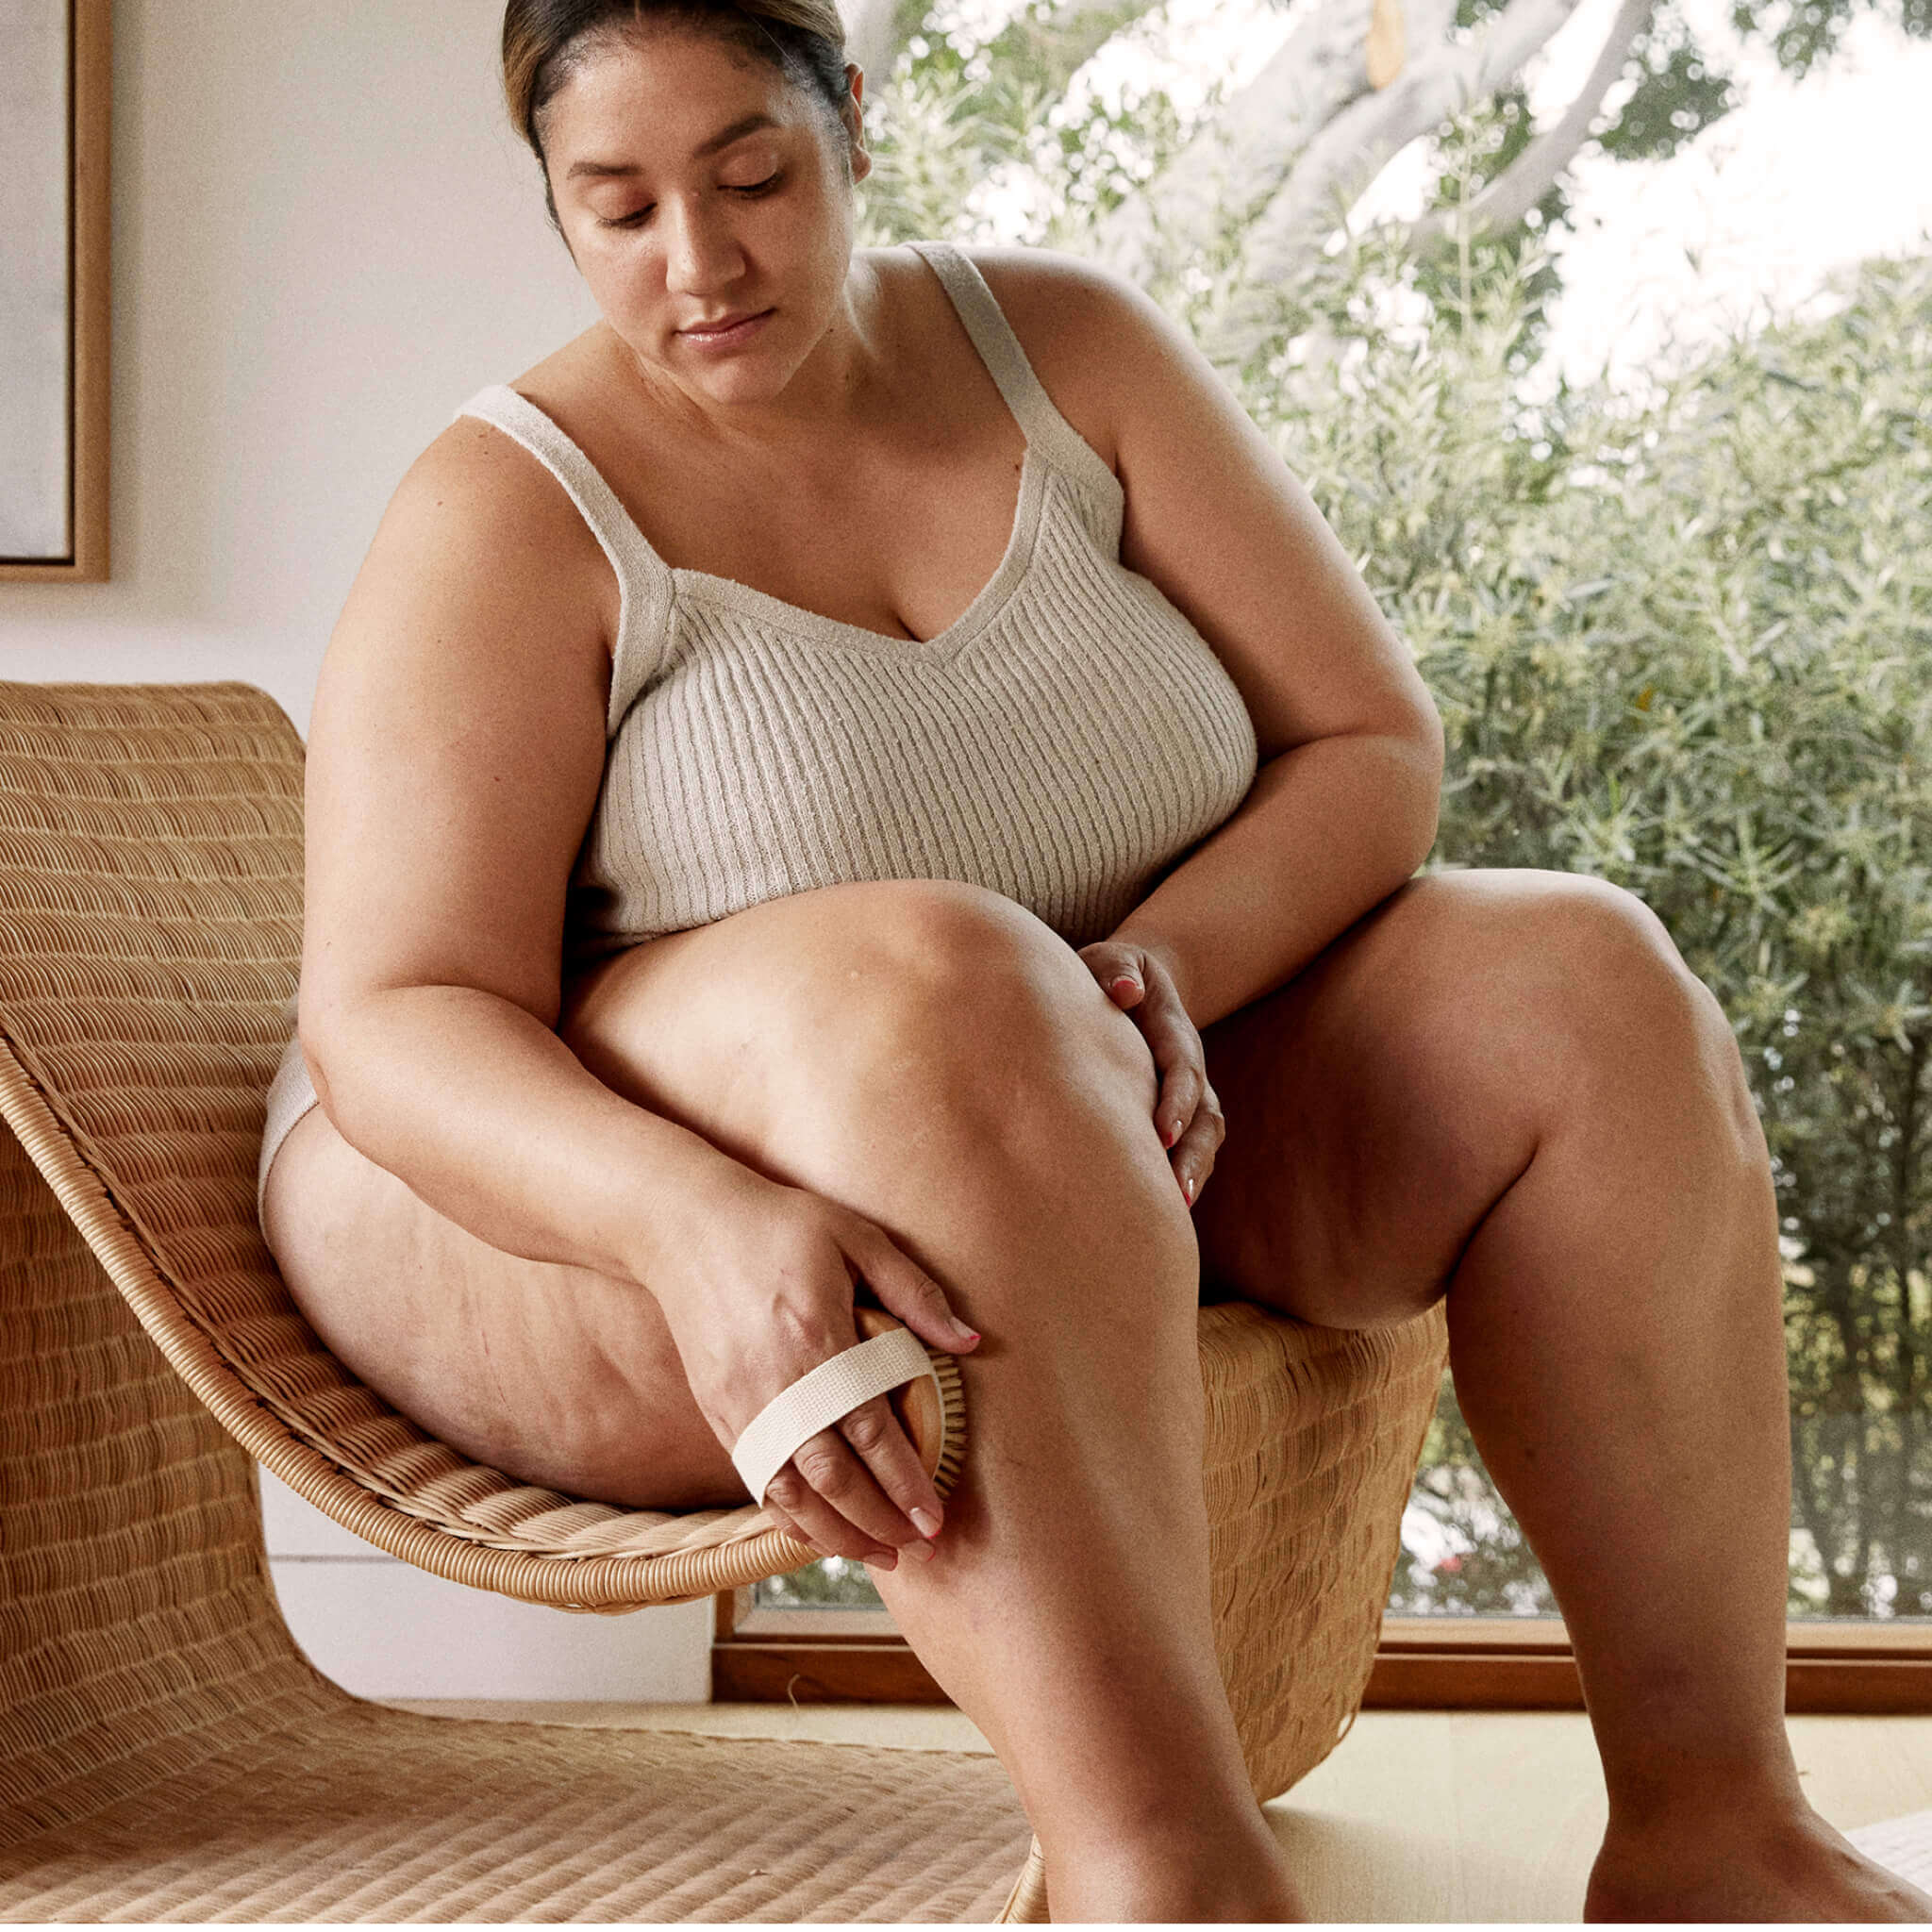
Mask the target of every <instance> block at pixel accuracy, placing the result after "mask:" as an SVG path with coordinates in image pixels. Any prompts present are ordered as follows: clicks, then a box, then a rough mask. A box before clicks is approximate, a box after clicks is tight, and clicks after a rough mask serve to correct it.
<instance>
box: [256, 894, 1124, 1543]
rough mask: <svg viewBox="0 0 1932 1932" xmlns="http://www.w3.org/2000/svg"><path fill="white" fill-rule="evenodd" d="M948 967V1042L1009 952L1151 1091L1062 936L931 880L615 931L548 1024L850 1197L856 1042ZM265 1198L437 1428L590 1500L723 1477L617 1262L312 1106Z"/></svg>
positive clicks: (296, 1285)
mask: <svg viewBox="0 0 1932 1932" xmlns="http://www.w3.org/2000/svg"><path fill="white" fill-rule="evenodd" d="M962 966H963V967H968V968H970V970H971V973H972V976H973V979H974V983H975V991H974V995H973V996H972V997H965V998H961V1000H960V1002H959V1018H958V1037H959V1042H960V1047H959V1050H960V1054H961V1059H962V1064H963V1063H965V1062H966V1061H970V1059H971V1058H972V1057H973V1056H974V1053H975V1052H976V1051H977V1043H976V1042H975V1040H974V1030H975V1028H977V1029H981V1030H985V1029H987V1028H990V1027H991V1026H992V1025H994V1024H1000V1023H999V1022H998V1021H997V1020H996V1018H995V1016H996V1015H997V1014H999V1013H1000V1012H1002V1011H1006V1012H1008V1013H1010V1012H1011V1010H1012V1008H1013V1006H1014V1002H1013V1001H1012V1000H1011V999H1010V998H1008V999H1005V1000H1003V999H1002V998H1001V997H1000V996H999V993H998V991H997V990H996V989H997V985H998V982H999V981H1000V979H1001V977H1002V975H1003V974H1005V976H1006V977H1007V978H1008V980H1009V981H1017V980H1018V979H1020V978H1023V977H1024V979H1025V980H1026V991H1025V996H1024V1002H1022V1004H1024V1006H1025V1007H1026V1008H1028V1010H1029V1011H1033V1012H1036V1013H1037V1012H1038V1011H1039V1010H1041V1009H1042V1008H1049V1009H1050V1008H1053V1007H1054V1006H1055V1004H1056V1003H1057V1002H1063V1003H1064V1006H1065V1008H1066V1012H1067V1015H1068V1016H1069V1019H1070V1020H1071V1017H1072V1015H1073V1014H1074V1012H1075V1011H1076V1010H1077V1011H1081V1012H1085V1013H1086V1014H1087V1015H1088V1016H1089V1018H1090V1022H1091V1019H1092V1016H1094V1015H1098V1016H1099V1025H1100V1027H1101V1029H1102V1033H1103V1037H1105V1038H1107V1039H1109V1040H1111V1041H1113V1042H1114V1044H1115V1046H1116V1048H1117V1050H1118V1052H1119V1054H1120V1055H1121V1057H1122V1058H1123V1061H1124V1063H1126V1064H1135V1065H1137V1066H1138V1070H1139V1072H1140V1073H1141V1076H1142V1077H1143V1078H1144V1079H1145V1082H1146V1084H1147V1087H1148V1099H1149V1108H1150V1111H1151V1104H1152V1081H1153V1076H1152V1071H1151V1067H1148V1066H1144V1065H1139V1063H1140V1062H1145V1060H1146V1058H1147V1057H1146V1054H1145V1049H1144V1046H1142V1045H1141V1042H1140V1041H1139V1037H1138V1034H1137V1033H1136V1031H1135V1029H1134V1028H1133V1026H1132V1023H1131V1022H1130V1021H1129V1020H1127V1018H1126V1016H1125V1015H1124V1014H1119V1013H1117V1012H1116V1011H1115V1010H1114V1009H1113V1008H1112V1006H1111V1003H1110V1002H1109V1001H1108V1000H1107V999H1106V997H1105V995H1104V994H1102V993H1101V992H1100V991H1099V989H1098V988H1097V986H1096V985H1095V984H1094V982H1093V980H1092V977H1091V974H1089V973H1088V972H1087V970H1086V968H1085V967H1084V966H1083V965H1082V964H1081V962H1080V961H1079V959H1078V958H1077V957H1076V956H1075V955H1074V952H1073V951H1072V950H1071V949H1070V948H1068V947H1067V946H1065V945H1064V943H1063V942H1062V941H1059V940H1058V938H1057V937H1056V936H1055V935H1054V934H1053V933H1052V932H1051V931H1050V929H1049V928H1047V927H1046V926H1044V925H1043V924H1041V922H1040V921H1039V920H1038V919H1036V918H1035V917H1034V915H1033V914H1031V913H1030V912H1028V911H1026V910H1025V908H1022V907H1020V906H1018V905H1016V904H1014V903H1013V902H1012V901H1009V900H1007V899H1004V898H1002V897H1001V896H1000V895H998V894H996V893H992V892H990V891H983V890H982V889H979V888H976V887H969V886H963V885H958V884H956V883H954V882H950V881H924V880H902V881H884V882H878V883H864V884H851V885H840V886H833V887H826V888H824V889H822V890H820V891H812V892H806V893H799V894H794V895H791V896H789V897H787V898H783V899H777V900H771V901H767V902H765V903H764V904H762V905H760V906H757V907H752V908H747V909H746V910H744V911H741V912H739V913H735V914H732V915H730V916H729V917H727V918H724V919H722V920H719V921H716V922H714V923H712V924H708V925H705V926H699V927H694V928H692V929H691V930H689V931H686V932H681V933H675V934H670V935H667V936H665V937H664V938H661V939H658V940H653V941H646V942H644V943H642V944H641V945H636V946H633V947H630V948H628V949H626V950H625V952H623V953H621V954H618V955H616V956H614V957H613V958H609V959H608V960H604V961H600V962H598V963H597V964H596V965H595V966H593V967H592V968H591V969H590V970H589V971H587V972H585V973H582V974H578V975H576V976H575V978H574V979H573V980H572V981H571V982H570V983H569V984H568V985H567V986H566V988H565V991H564V1000H563V1006H562V1010H561V1012H560V1014H559V1017H558V1034H559V1036H560V1037H561V1038H562V1039H563V1040H564V1041H565V1042H566V1043H567V1044H568V1045H569V1046H570V1047H571V1049H572V1051H573V1052H574V1053H575V1055H576V1056H577V1058H579V1059H580V1060H581V1061H582V1062H583V1063H584V1065H585V1066H586V1067H587V1068H588V1069H589V1070H590V1071H591V1073H593V1074H596V1075H597V1076H598V1077H599V1078H600V1079H602V1080H603V1081H604V1082H605V1083H606V1084H607V1085H608V1086H610V1087H611V1088H612V1089H613V1090H614V1091H618V1092H621V1093H623V1094H624V1095H625V1097H626V1098H628V1099H631V1100H633V1101H635V1102H636V1103H637V1104H639V1105H640V1106H642V1107H646V1108H649V1109H650V1110H651V1111H653V1112H655V1113H658V1114H661V1115H663V1116H665V1117H666V1118H668V1119H672V1120H675V1121H677V1122H679V1123H680V1124H683V1125H685V1126H688V1127H690V1128H691V1129H692V1131H694V1132H696V1133H698V1134H701V1135H703V1136H704V1137H705V1138H706V1139H707V1140H708V1141H711V1143H712V1144H713V1145H715V1146H717V1147H719V1148H720V1149H721V1150H722V1151H724V1152H725V1153H727V1154H729V1155H731V1156H732V1157H733V1158H736V1159H740V1160H742V1161H744V1162H745V1163H746V1164H748V1165H750V1166H753V1167H755V1168H757V1169H758V1171H759V1172H760V1173H764V1174H769V1175H770V1176H771V1177H772V1178H774V1179H776V1180H782V1181H785V1182H787V1183H789V1184H791V1185H794V1186H807V1187H812V1188H815V1189H817V1190H818V1191H823V1192H826V1193H828V1194H831V1195H834V1196H835V1197H836V1198H839V1199H841V1200H842V1201H844V1202H845V1203H846V1205H848V1206H851V1207H853V1208H857V1209H858V1210H859V1211H861V1212H863V1211H868V1208H867V1202H866V1200H865V1198H864V1197H863V1188H862V1185H860V1186H858V1188H857V1189H855V1185H854V1180H853V1173H854V1170H855V1167H856V1166H857V1165H858V1163H857V1162H856V1161H855V1159H854V1158H853V1156H854V1152H855V1150H854V1149H853V1147H852V1146H851V1144H850V1141H849V1137H846V1138H844V1139H841V1134H840V1132H839V1130H838V1127H839V1121H840V1118H841V1116H846V1117H849V1116H850V1114H851V1113H852V1111H853V1109H852V1108H850V1106H849V1105H846V1104H845V1102H844V1093H845V1091H850V1090H851V1088H852V1085H853V1083H855V1082H858V1081H862V1080H877V1079H879V1078H881V1077H890V1073H888V1074H886V1075H884V1076H882V1075H881V1074H880V1072H879V1069H878V1068H877V1066H876V1065H875V1064H866V1063H865V1049H867V1047H868V1045H869V1043H871V1042H875V1041H876V1040H877V1038H878V1037H879V1028H878V1026H877V1025H876V1024H875V1019H874V1016H876V1015H878V1014H881V1013H889V1012H890V1011H891V1009H892V1008H893V1007H894V1005H895V1003H897V1004H899V1005H901V1006H907V1005H917V1004H918V1002H919V1000H921V999H929V998H930V997H931V996H932V995H931V992H930V991H929V990H928V991H924V992H919V993H916V994H914V995H913V996H912V997H911V998H910V999H908V987H909V986H910V984H911V982H913V981H915V980H917V979H919V978H920V977H921V976H922V975H924V976H926V977H928V978H929V977H930V976H931V975H933V974H936V973H941V972H958V971H959V970H960V969H961V967H962ZM989 982H991V984H992V985H993V987H994V988H995V991H993V992H991V994H989V992H988V990H987V989H988V984H989ZM1008 991H1010V987H1009V988H1008ZM1087 1030H1088V1034H1089V1035H1090V1036H1091V1032H1092V1026H1091V1024H1090V1025H1089V1027H1088V1029H1087ZM888 1039H889V1036H888ZM1137 1057H1138V1058H1137ZM875 1058H876V1056H875V1055H874V1059H875ZM263 1205H264V1225H265V1228H266V1229H267V1231H268V1234H269V1240H270V1245H271V1247H272V1248H273V1249H274V1251H275V1256H276V1258H277V1260H278V1261H279V1262H280V1264H281V1268H282V1272H283V1274H284V1276H285V1277H286V1279H287V1280H288V1283H289V1287H290V1291H291V1294H292V1295H293V1296H294V1298H295V1300H296V1302H297V1304H298V1305H299V1306H300V1307H302V1308H303V1310H304V1312H305V1314H306V1315H307V1316H308V1320H309V1322H310V1323H311V1324H312V1325H313V1326H314V1327H315V1328H316V1330H317V1332H318V1334H320V1335H321V1337H322V1339H323V1340H324V1341H325V1342H326V1343H327V1344H328V1345H329V1347H330V1348H331V1349H332V1350H333V1351H334V1352H335V1353H336V1355H337V1356H338V1357H340V1358H341V1360H342V1361H343V1362H344V1363H345V1364H346V1365H347V1366H349V1367H350V1368H351V1369H353V1370H354V1371H355V1372H356V1373H357V1374H358V1375H359V1376H361V1378H362V1379H363V1380H364V1381H366V1382H367V1383H368V1384H369V1386H370V1387H372V1388H373V1389H375V1390H376V1391H377V1392H378V1393H380V1394H382V1395H383V1396H384V1397H385V1398H387V1399H388V1400H390V1401H391V1402H392V1403H394V1404H395V1406H396V1407H398V1408H400V1409H401V1410H403V1412H404V1413H406V1414H408V1415H409V1416H410V1417H412V1418H413V1419H414V1420H416V1421H417V1422H418V1423H420V1424H422V1425H423V1426H424V1427H425V1428H427V1429H430V1430H432V1431H433V1432H434V1433H436V1434H437V1435H439V1436H440V1437H441V1439H442V1440H444V1441H447V1442H449V1443H450V1444H451V1446H452V1447H455V1448H457V1449H458V1450H461V1451H462V1452H463V1453H464V1454H466V1455H470V1456H472V1457H475V1458H476V1459H477V1460H479V1461H483V1462H487V1463H490V1464H491V1465H492V1466H494V1467H496V1468H499V1469H502V1470H504V1471H505V1472H506V1474H512V1475H517V1476H521V1477H523V1478H524V1479H525V1480H528V1481H532V1482H540V1483H544V1484H548V1485H551V1486H554V1487H556V1488H558V1489H562V1490H565V1491H569V1492H571V1493H574V1494H577V1495H582V1496H588V1497H592V1498H595V1499H597V1500H602V1501H608V1502H612V1503H618V1504H626V1505H632V1506H637V1507H658V1508H686V1507H705V1506H709V1505H730V1504H735V1503H741V1502H744V1501H746V1500H747V1497H746V1495H745V1492H744V1490H743V1487H742V1485H741V1483H740V1481H739V1478H738V1475H737V1472H736V1471H735V1470H734V1469H733V1468H732V1466H731V1462H730V1458H729V1457H728V1455H727V1454H726V1453H725V1450H724V1445H723V1444H722V1443H720V1442H719V1441H718V1440H717V1438H716V1436H715V1435H714V1434H713V1433H712V1431H711V1428H710V1426H709V1424H708V1423H707V1422H706V1421H705V1419H704V1417H703V1415H702V1413H701V1411H700V1410H699V1408H698V1407H697V1404H696V1402H695V1400H694V1399H693V1397H692V1395H691V1389H690V1384H689V1382H688V1380H687V1378H686V1376H685V1374H684V1369H683V1365H682V1362H681V1361H680V1359H679V1357H678V1356H677V1352H676V1348H675V1343H674V1342H673V1341H672V1339H671V1335H670V1332H669V1329H668V1327H667V1326H666V1324H665V1323H664V1320H663V1317H662V1315H661V1314H660V1312H659V1311H658V1305H657V1303H656V1301H655V1300H654V1299H653V1298H652V1297H651V1296H650V1295H649V1294H648V1293H646V1292H644V1291H642V1290H641V1289H640V1288H638V1287H637V1286H636V1285H634V1284H630V1283H625V1282H619V1281H615V1280H612V1279H610V1278H608V1277H607V1276H604V1275H601V1274H596V1273H594V1272H592V1271H591V1270H588V1269H581V1268H571V1267H565V1266H561V1265H558V1264H555V1263H547V1262H535V1261H530V1260H527V1259H525V1258H524V1257H519V1256H514V1255H509V1254H506V1253H504V1252H503V1251H501V1250H499V1249H497V1248H494V1247H492V1246H491V1245H490V1244H489V1243H487V1242H485V1241H480V1240H479V1239H478V1238H477V1237H475V1235H473V1234H471V1233H470V1232H469V1231H468V1230H467V1229H465V1228H463V1227H460V1226H458V1224H456V1223H454V1222H452V1221H450V1220H448V1219H446V1218H445V1217H444V1216H442V1215H441V1214H439V1213H438V1212H437V1211H436V1210H435V1209H433V1208H429V1207H428V1206H427V1205H426V1204H425V1203H424V1202H423V1201H421V1200H419V1199H418V1198H417V1197H416V1196H415V1195H414V1194H413V1193H411V1192H410V1191H409V1190H408V1187H406V1186H405V1185H404V1184H403V1183H402V1182H401V1181H400V1180H398V1179H397V1178H396V1177H395V1176H394V1175H393V1174H389V1173H388V1172H386V1171H385V1170H384V1169H382V1168H380V1167H378V1166H376V1165H375V1162H373V1161H371V1160H369V1159H368V1158H367V1157H366V1156H364V1155H362V1154H360V1153H358V1151H357V1150H356V1149H354V1148H353V1147H351V1146H349V1145H348V1143H347V1142H346V1141H343V1140H342V1138H341V1135H340V1134H339V1133H338V1132H337V1131H336V1129H335V1127H334V1125H333V1124H332V1123H330V1122H329V1120H328V1119H327V1117H326V1115H325V1113H324V1112H323V1111H322V1109H321V1108H314V1109H311V1111H310V1112H309V1113H308V1114H307V1115H306V1116H304V1118H303V1119H302V1120H301V1121H300V1122H299V1123H298V1124H297V1125H296V1126H295V1128H294V1129H293V1131H292V1132H291V1134H290V1136H289V1138H288V1140H287V1141H286V1142H285V1143H284V1145H283V1147H282V1150H281V1152H280V1154H279V1155H278V1156H277V1158H276V1159H275V1164H274V1166H273V1168H272V1169H271V1171H270V1174H269V1181H268V1189H267V1193H266V1198H265V1200H264V1204H263ZM895 1232H896V1231H895Z"/></svg>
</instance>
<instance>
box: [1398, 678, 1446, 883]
mask: <svg viewBox="0 0 1932 1932" xmlns="http://www.w3.org/2000/svg"><path fill="white" fill-rule="evenodd" d="M1415 724H1416V728H1415V732H1414V734H1413V736H1412V737H1411V738H1410V739H1409V741H1408V760H1409V765H1410V768H1411V770H1412V771H1413V772H1414V774H1415V788H1416V808H1415V835H1414V841H1413V847H1414V853H1415V857H1414V858H1413V859H1412V861H1411V862H1410V865H1409V871H1410V872H1411V873H1413V872H1414V871H1415V870H1416V868H1417V867H1418V866H1420V865H1421V864H1422V863H1423V861H1424V859H1425V858H1428V856H1429V854H1430V853H1431V852H1433V851H1434V850H1435V846H1436V832H1437V829H1438V827H1439V825H1440V824H1441V815H1442V774H1443V771H1444V769H1445V760H1446V757H1447V752H1448V740H1447V738H1446V736H1445V734H1444V733H1443V730H1442V714H1441V712H1440V711H1438V710H1437V708H1436V704H1435V700H1434V699H1433V698H1431V697H1430V696H1429V695H1428V693H1427V692H1426V691H1424V693H1423V700H1422V706H1421V709H1420V711H1419V713H1418V715H1417V718H1416V721H1415Z"/></svg>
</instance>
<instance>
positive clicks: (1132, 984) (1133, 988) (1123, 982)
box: [1108, 979, 1141, 992]
mask: <svg viewBox="0 0 1932 1932" xmlns="http://www.w3.org/2000/svg"><path fill="white" fill-rule="evenodd" d="M1123 987H1125V988H1126V990H1127V991H1129V992H1139V991H1141V982H1140V981H1139V980H1138V979H1116V980H1115V981H1114V983H1113V984H1112V986H1110V987H1109V988H1108V991H1109V992H1119V991H1120V990H1121V989H1122V988H1123Z"/></svg>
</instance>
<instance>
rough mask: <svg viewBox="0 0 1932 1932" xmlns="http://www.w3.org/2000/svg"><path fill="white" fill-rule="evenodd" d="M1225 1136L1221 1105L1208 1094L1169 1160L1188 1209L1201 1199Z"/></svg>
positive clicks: (1225, 1129) (1210, 1092)
mask: <svg viewBox="0 0 1932 1932" xmlns="http://www.w3.org/2000/svg"><path fill="white" fill-rule="evenodd" d="M1226 1134H1227V1123H1226V1122H1225V1120H1224V1119H1223V1117H1222V1113H1221V1108H1220V1103H1219V1102H1217V1101H1216V1100H1215V1098H1214V1095H1213V1093H1212V1091H1208V1092H1207V1093H1206V1094H1205V1096H1204V1099H1203V1102H1202V1105H1201V1106H1200V1108H1198V1109H1197V1110H1196V1111H1195V1114H1194V1118H1193V1119H1192V1121H1191V1122H1190V1123H1189V1124H1188V1130H1187V1132H1186V1133H1185V1134H1184V1135H1182V1137H1181V1140H1180V1144H1179V1145H1178V1146H1177V1147H1175V1148H1174V1153H1173V1155H1172V1157H1171V1158H1172V1160H1173V1164H1174V1179H1175V1180H1176V1181H1177V1182H1178V1183H1179V1184H1180V1191H1181V1193H1182V1194H1183V1195H1184V1196H1185V1197H1186V1200H1187V1204H1188V1206H1189V1207H1190V1208H1191V1207H1192V1206H1193V1205H1194V1203H1195V1202H1196V1201H1198V1200H1199V1199H1200V1198H1201V1190H1202V1189H1203V1188H1204V1187H1206V1186H1207V1184H1208V1175H1209V1174H1212V1173H1213V1171H1214V1157H1215V1155H1216V1154H1217V1153H1218V1152H1219V1151H1220V1147H1221V1143H1222V1141H1224V1139H1225V1138H1226Z"/></svg>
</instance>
